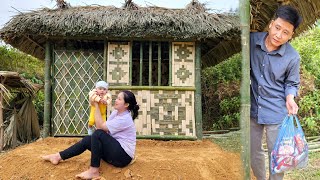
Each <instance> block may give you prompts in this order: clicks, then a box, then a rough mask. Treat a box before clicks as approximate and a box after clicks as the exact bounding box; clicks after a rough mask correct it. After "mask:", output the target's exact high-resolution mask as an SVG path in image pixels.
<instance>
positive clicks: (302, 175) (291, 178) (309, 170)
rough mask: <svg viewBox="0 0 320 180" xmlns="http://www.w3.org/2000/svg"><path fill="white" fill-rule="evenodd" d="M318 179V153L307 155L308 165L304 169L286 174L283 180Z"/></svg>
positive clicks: (319, 161)
mask: <svg viewBox="0 0 320 180" xmlns="http://www.w3.org/2000/svg"><path fill="white" fill-rule="evenodd" d="M318 179H320V152H312V153H309V163H308V166H307V167H306V168H304V169H297V170H294V171H290V172H287V173H286V176H285V180H318Z"/></svg>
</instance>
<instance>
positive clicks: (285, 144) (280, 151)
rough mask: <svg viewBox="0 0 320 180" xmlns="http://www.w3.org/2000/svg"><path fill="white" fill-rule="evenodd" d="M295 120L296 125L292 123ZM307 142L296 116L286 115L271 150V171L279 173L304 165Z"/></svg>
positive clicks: (306, 158)
mask: <svg viewBox="0 0 320 180" xmlns="http://www.w3.org/2000/svg"><path fill="white" fill-rule="evenodd" d="M294 122H296V125H297V126H295V124H294ZM307 164H308V144H307V141H306V138H305V136H304V133H303V130H302V128H301V125H300V122H299V120H298V117H297V116H295V115H294V116H287V117H286V118H285V119H284V121H283V123H282V125H281V128H280V131H279V134H278V137H277V141H276V143H275V145H274V147H273V150H272V152H271V161H270V167H271V173H272V174H275V173H281V172H284V171H289V170H293V169H300V168H304V167H306V166H307Z"/></svg>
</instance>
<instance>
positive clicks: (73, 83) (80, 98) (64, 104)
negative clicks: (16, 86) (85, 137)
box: [52, 50, 103, 136]
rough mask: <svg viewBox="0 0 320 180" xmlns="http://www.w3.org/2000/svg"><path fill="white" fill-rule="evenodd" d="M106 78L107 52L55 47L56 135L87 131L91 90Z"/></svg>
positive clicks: (53, 114)
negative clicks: (65, 49) (57, 48)
mask: <svg viewBox="0 0 320 180" xmlns="http://www.w3.org/2000/svg"><path fill="white" fill-rule="evenodd" d="M102 79H103V52H92V51H90V52H88V51H60V50H56V51H54V63H53V80H54V82H53V86H52V87H53V106H52V107H53V112H52V120H53V121H52V122H53V124H52V126H53V127H52V128H53V135H54V136H57V135H58V136H59V135H82V134H86V133H87V123H88V117H89V112H90V111H89V101H88V93H89V91H90V90H91V89H92V88H93V87H94V84H95V82H96V81H98V80H102Z"/></svg>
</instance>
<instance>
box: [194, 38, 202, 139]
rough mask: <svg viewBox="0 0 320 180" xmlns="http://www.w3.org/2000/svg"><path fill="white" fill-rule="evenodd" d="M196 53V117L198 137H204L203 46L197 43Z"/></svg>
mask: <svg viewBox="0 0 320 180" xmlns="http://www.w3.org/2000/svg"><path fill="white" fill-rule="evenodd" d="M195 45H196V54H195V56H196V57H195V86H196V92H195V118H196V134H197V137H198V139H202V136H203V134H202V106H201V104H202V103H201V46H200V43H196V44H195Z"/></svg>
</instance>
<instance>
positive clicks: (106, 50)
mask: <svg viewBox="0 0 320 180" xmlns="http://www.w3.org/2000/svg"><path fill="white" fill-rule="evenodd" d="M103 67H104V69H103V80H105V81H107V78H108V77H107V76H108V75H107V73H108V71H107V68H108V41H107V40H106V39H105V40H104V50H103Z"/></svg>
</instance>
